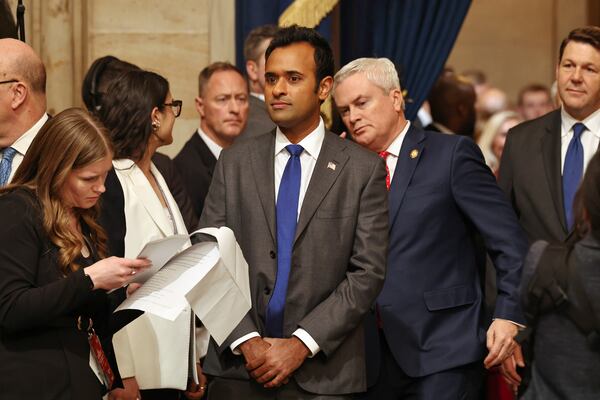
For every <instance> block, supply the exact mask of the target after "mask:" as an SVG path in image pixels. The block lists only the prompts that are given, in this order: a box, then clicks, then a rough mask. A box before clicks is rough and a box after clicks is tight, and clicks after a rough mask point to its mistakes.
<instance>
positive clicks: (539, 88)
mask: <svg viewBox="0 0 600 400" xmlns="http://www.w3.org/2000/svg"><path fill="white" fill-rule="evenodd" d="M534 92H544V93H546V94H547V95H548V100H549V101H552V95H551V94H550V89H548V86H546V85H542V84H541V83H531V84H529V85H527V86H525V87H523V88H522V89H521V90H520V91H519V97H517V105H519V106H522V105H523V97H524V96H525V93H534Z"/></svg>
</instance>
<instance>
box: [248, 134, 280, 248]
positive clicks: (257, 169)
mask: <svg viewBox="0 0 600 400" xmlns="http://www.w3.org/2000/svg"><path fill="white" fill-rule="evenodd" d="M271 133H272V134H271V135H261V136H259V137H257V138H256V139H255V140H249V143H250V144H249V147H250V151H251V164H252V173H253V175H254V182H255V183H256V188H257V191H258V196H259V197H260V202H261V205H262V209H263V212H264V214H265V218H266V219H267V224H268V225H269V231H270V232H271V237H272V239H273V243H277V241H276V238H277V231H276V230H275V182H274V181H275V172H274V166H273V164H274V158H275V130H273V131H272V132H271Z"/></svg>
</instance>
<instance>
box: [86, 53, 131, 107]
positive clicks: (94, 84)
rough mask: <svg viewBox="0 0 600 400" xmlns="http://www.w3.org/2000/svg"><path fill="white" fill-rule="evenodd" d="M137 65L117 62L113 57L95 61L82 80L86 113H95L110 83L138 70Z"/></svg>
mask: <svg viewBox="0 0 600 400" xmlns="http://www.w3.org/2000/svg"><path fill="white" fill-rule="evenodd" d="M139 69H140V68H139V67H138V66H137V65H134V64H131V63H128V62H127V61H122V60H119V59H118V58H117V57H114V56H104V57H100V58H98V59H96V60H95V61H94V62H93V63H92V65H90V69H88V71H87V72H86V74H85V77H84V78H83V83H82V85H81V98H82V99H83V103H84V104H85V106H86V108H87V109H88V111H90V112H92V113H95V112H96V111H97V109H98V107H100V103H101V97H102V95H103V94H104V93H106V89H107V88H108V85H110V83H111V82H112V81H113V80H114V79H116V78H118V77H119V76H120V75H122V74H123V73H124V72H127V71H133V70H139Z"/></svg>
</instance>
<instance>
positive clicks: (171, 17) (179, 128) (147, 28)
mask: <svg viewBox="0 0 600 400" xmlns="http://www.w3.org/2000/svg"><path fill="white" fill-rule="evenodd" d="M9 4H10V5H11V6H12V7H13V9H15V8H16V4H17V1H16V0H10V1H9ZM24 4H25V6H26V14H25V15H26V22H25V25H26V35H27V37H26V39H27V42H28V43H29V44H30V45H32V46H33V48H34V49H35V50H36V51H37V52H38V54H40V56H41V57H42V59H43V61H44V63H45V65H46V68H47V73H48V87H47V95H48V110H49V112H50V113H51V114H55V113H57V112H59V111H61V110H63V109H65V108H67V107H71V106H74V105H75V106H81V105H82V101H81V82H82V80H83V76H84V74H85V72H86V71H87V69H88V68H89V66H90V64H91V63H92V62H93V61H94V60H95V59H96V58H98V57H102V56H105V55H108V54H110V55H114V56H116V57H118V58H121V59H124V60H126V61H129V62H131V63H134V64H136V65H139V66H140V67H142V68H144V69H149V70H152V71H154V72H157V73H159V74H161V75H163V76H164V77H165V78H167V79H168V80H169V83H170V85H171V93H172V94H173V97H174V98H176V99H181V100H183V104H184V106H183V111H182V114H181V116H180V117H179V118H178V119H177V121H176V123H175V127H174V132H173V133H174V135H173V136H174V138H175V141H174V143H173V144H172V145H171V146H168V147H164V148H161V149H160V151H164V152H165V153H166V154H169V155H171V156H174V155H175V154H177V152H178V151H179V149H180V148H181V146H183V144H184V143H185V141H186V140H187V139H188V138H189V137H190V135H191V134H192V132H193V131H194V130H195V129H196V128H197V127H198V114H197V113H196V110H195V107H194V98H195V96H196V94H197V79H198V78H197V77H198V73H199V72H200V70H201V69H202V68H204V67H205V66H206V65H207V64H208V63H209V62H211V60H234V58H235V54H234V51H233V41H234V38H233V29H232V28H231V27H233V13H232V11H231V10H233V6H234V0H180V1H177V2H172V1H168V2H167V1H157V0H127V1H121V0H102V1H93V0H25V1H24Z"/></svg>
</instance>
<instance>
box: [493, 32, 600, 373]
mask: <svg viewBox="0 0 600 400" xmlns="http://www.w3.org/2000/svg"><path fill="white" fill-rule="evenodd" d="M556 81H557V84H558V93H559V95H560V99H561V102H562V107H561V108H560V109H558V110H555V111H552V112H550V113H548V114H546V115H544V116H541V117H539V118H537V119H534V120H531V121H527V122H524V123H522V124H520V125H517V126H515V127H514V128H512V129H511V130H509V131H508V137H507V139H506V145H505V146H504V153H503V155H502V161H501V163H500V172H499V180H498V184H499V185H500V187H501V188H502V189H504V191H505V192H506V194H507V195H508V197H509V198H510V201H511V202H512V205H513V208H514V209H515V211H516V213H517V215H518V217H519V222H520V223H521V226H522V227H523V229H524V230H525V233H526V234H527V238H528V239H529V242H530V243H533V242H535V241H537V240H545V241H547V242H550V243H561V242H572V241H573V240H574V239H576V238H577V235H576V226H575V221H574V212H573V201H574V196H575V190H576V189H577V187H578V186H579V182H580V180H581V177H582V176H583V173H584V172H585V169H586V167H587V164H588V163H589V161H590V160H591V159H592V157H593V156H594V154H595V153H596V152H597V151H598V147H599V145H600V28H599V27H596V26H588V27H583V28H578V29H574V30H573V31H571V32H570V33H569V35H568V36H567V37H566V38H565V39H564V40H563V42H562V43H561V46H560V49H559V58H558V64H557V66H556ZM516 362H519V363H520V364H522V357H521V356H520V352H517V353H516V355H515V357H514V359H509V360H508V361H507V362H506V363H505V365H504V367H505V369H506V370H507V371H509V372H507V374H509V376H510V377H511V379H512V382H513V384H515V385H517V384H519V382H520V378H519V376H518V375H517V374H516V372H515V371H514V366H515V363H516Z"/></svg>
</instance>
